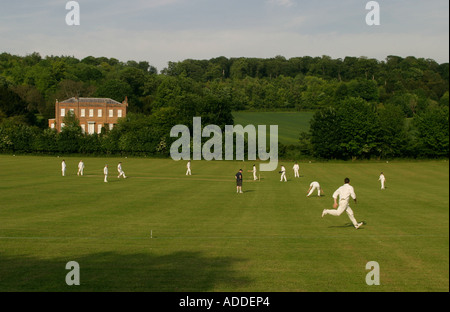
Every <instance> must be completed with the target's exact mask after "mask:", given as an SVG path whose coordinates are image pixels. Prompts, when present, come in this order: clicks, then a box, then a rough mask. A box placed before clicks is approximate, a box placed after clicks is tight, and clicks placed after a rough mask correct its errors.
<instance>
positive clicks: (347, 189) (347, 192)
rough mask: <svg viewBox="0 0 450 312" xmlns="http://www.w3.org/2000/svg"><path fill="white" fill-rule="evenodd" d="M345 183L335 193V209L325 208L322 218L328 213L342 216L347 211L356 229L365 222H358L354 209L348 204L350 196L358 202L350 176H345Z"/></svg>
mask: <svg viewBox="0 0 450 312" xmlns="http://www.w3.org/2000/svg"><path fill="white" fill-rule="evenodd" d="M344 183H345V184H344V185H343V186H341V187H340V188H338V189H337V190H336V191H335V192H334V193H333V199H334V204H333V208H334V209H324V210H323V212H322V218H323V217H324V216H325V215H327V214H329V215H332V216H340V215H341V214H342V213H343V212H344V211H346V212H347V215H348V217H349V218H350V220H351V221H352V223H353V226H354V227H355V229H359V228H360V227H361V225H363V223H362V222H360V223H358V222H357V221H356V219H355V216H354V215H353V210H352V209H351V208H350V206H349V205H348V204H349V201H350V198H352V199H353V200H354V201H355V204H356V194H355V190H354V189H353V186H351V185H350V179H349V178H345V180H344ZM338 197H339V204H338V203H337V198H338Z"/></svg>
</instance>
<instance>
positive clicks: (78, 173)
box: [77, 160, 84, 176]
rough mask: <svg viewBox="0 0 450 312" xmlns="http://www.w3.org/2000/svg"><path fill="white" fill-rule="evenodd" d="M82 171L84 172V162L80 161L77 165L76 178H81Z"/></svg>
mask: <svg viewBox="0 0 450 312" xmlns="http://www.w3.org/2000/svg"><path fill="white" fill-rule="evenodd" d="M83 171H84V162H83V161H82V160H80V162H79V163H78V172H77V176H80V175H81V176H82V175H83Z"/></svg>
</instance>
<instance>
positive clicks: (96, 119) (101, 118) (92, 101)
mask: <svg viewBox="0 0 450 312" xmlns="http://www.w3.org/2000/svg"><path fill="white" fill-rule="evenodd" d="M127 107H128V99H127V98H125V101H123V102H122V103H119V102H117V101H114V100H112V99H108V98H75V97H73V98H70V99H68V100H65V101H62V102H58V100H56V104H55V118H54V119H49V120H48V126H49V127H50V128H52V129H56V130H57V131H58V132H59V131H61V128H62V127H64V122H63V120H64V117H65V116H66V114H67V113H68V112H69V111H72V112H73V113H74V114H75V116H76V117H77V119H78V120H79V121H80V126H81V129H82V131H83V133H88V134H93V133H101V131H102V128H103V127H105V128H107V129H110V130H111V129H112V128H113V127H114V125H115V124H116V123H117V120H118V119H119V118H122V117H125V116H126V114H127Z"/></svg>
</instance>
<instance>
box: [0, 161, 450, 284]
mask: <svg viewBox="0 0 450 312" xmlns="http://www.w3.org/2000/svg"><path fill="white" fill-rule="evenodd" d="M65 159H66V163H67V165H68V175H67V176H66V177H61V173H60V163H61V158H56V157H37V156H15V157H14V156H0V168H1V170H0V199H1V208H0V246H1V247H0V291H2V292H5V291H151V292H162V291H163V292H191V291H193V292H219V291H220V292H221V291H225V292H228V291H231V292H247V291H249V292H335V291H344V292H352V291H362V292H399V291H408V292H409V291H445V292H448V291H449V166H448V162H447V161H423V162H406V161H405V162H390V163H389V164H387V163H383V162H356V163H351V162H330V163H314V162H313V163H300V170H301V171H300V175H301V177H300V178H298V179H295V180H294V178H293V172H292V169H291V168H292V164H285V165H286V167H287V169H288V182H287V183H282V182H280V181H279V174H278V173H277V172H266V173H262V174H261V181H256V182H253V181H251V180H250V175H251V174H250V173H248V172H247V170H248V169H251V165H252V163H249V162H224V161H222V162H220V161H216V162H206V161H202V162H195V161H194V162H193V164H192V172H193V175H192V176H189V177H187V176H185V162H175V161H172V160H167V159H166V160H164V159H163V160H158V159H142V158H141V159H138V158H127V159H125V158H123V159H117V158H109V159H105V158H86V159H83V160H84V162H85V164H86V169H85V176H83V177H78V176H77V175H76V166H77V163H78V161H79V158H70V157H67V158H65ZM118 161H122V162H123V169H124V171H125V173H126V174H127V176H128V178H127V179H120V180H118V179H117V174H116V170H115V166H116V165H117V163H118ZM105 163H108V164H109V166H110V177H109V183H103V176H102V169H103V166H104V164H105ZM239 168H243V169H244V173H245V174H244V178H245V180H244V187H243V189H244V194H236V190H235V182H234V175H235V173H236V172H237V170H238V169H239ZM380 171H384V172H385V175H386V178H387V182H386V186H387V189H386V190H384V191H381V190H380V185H379V182H378V175H379V173H380ZM346 176H348V177H349V178H350V179H351V183H352V185H353V186H354V188H355V191H356V194H357V196H358V201H359V202H358V204H357V205H352V208H353V210H354V211H355V216H356V219H357V220H358V221H364V222H365V224H364V226H363V227H361V228H360V229H359V230H355V229H354V228H353V227H352V226H351V224H350V221H349V219H348V217H347V215H346V214H345V213H344V214H343V215H341V216H340V217H332V216H326V217H324V218H321V212H322V210H323V209H324V208H331V205H332V198H331V195H332V193H333V192H334V190H335V189H336V188H337V187H339V186H340V185H342V184H343V179H344V178H345V177H346ZM314 180H317V181H319V182H320V183H321V185H322V188H323V190H324V192H325V196H323V197H320V198H319V197H317V196H313V197H310V198H306V196H305V195H306V191H307V189H308V187H309V183H310V182H311V181H314ZM69 261H77V262H78V263H79V265H80V282H81V285H80V286H67V285H66V283H65V277H66V274H67V273H68V272H69V270H66V268H65V266H66V263H67V262H69ZM369 261H377V262H378V263H379V265H380V282H381V285H380V286H368V285H367V284H366V282H365V278H366V275H367V274H368V273H369V271H370V270H366V264H367V263H368V262H369Z"/></svg>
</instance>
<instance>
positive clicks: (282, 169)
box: [280, 165, 287, 182]
mask: <svg viewBox="0 0 450 312" xmlns="http://www.w3.org/2000/svg"><path fill="white" fill-rule="evenodd" d="M280 173H281V179H280V182H283V180H284V182H287V178H286V168H284V166H283V165H281V171H280Z"/></svg>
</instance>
